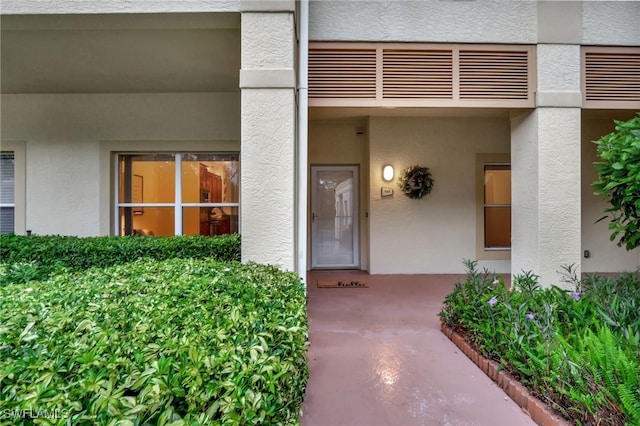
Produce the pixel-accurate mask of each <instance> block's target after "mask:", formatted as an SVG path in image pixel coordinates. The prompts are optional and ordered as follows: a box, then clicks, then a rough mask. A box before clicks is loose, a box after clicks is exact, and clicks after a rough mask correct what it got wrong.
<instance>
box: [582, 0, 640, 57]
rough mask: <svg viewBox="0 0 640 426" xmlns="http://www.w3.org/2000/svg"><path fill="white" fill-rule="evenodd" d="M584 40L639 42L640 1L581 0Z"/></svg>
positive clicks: (623, 43)
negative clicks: (582, 0) (583, 0)
mask: <svg viewBox="0 0 640 426" xmlns="http://www.w3.org/2000/svg"><path fill="white" fill-rule="evenodd" d="M582 21H583V29H582V33H583V34H582V44H585V45H604V46H606V45H614V46H615V45H620V46H637V45H639V44H640V2H638V1H585V2H583V4H582Z"/></svg>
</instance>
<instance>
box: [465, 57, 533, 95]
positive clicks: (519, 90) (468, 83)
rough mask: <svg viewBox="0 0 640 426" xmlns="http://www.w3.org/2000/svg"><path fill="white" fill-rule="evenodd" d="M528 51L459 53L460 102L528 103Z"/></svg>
mask: <svg viewBox="0 0 640 426" xmlns="http://www.w3.org/2000/svg"><path fill="white" fill-rule="evenodd" d="M528 95H529V75H528V52H526V51H505V52H499V51H495V52H491V51H464V50H461V51H460V99H495V100H499V99H510V100H526V99H527V98H528Z"/></svg>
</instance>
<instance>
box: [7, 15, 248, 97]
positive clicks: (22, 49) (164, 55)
mask: <svg viewBox="0 0 640 426" xmlns="http://www.w3.org/2000/svg"><path fill="white" fill-rule="evenodd" d="M1 24H2V27H1V28H2V32H1V39H0V54H1V64H0V73H1V75H0V77H1V79H0V82H1V91H2V93H172V92H238V91H239V70H240V15H239V14H234V13H226V14H213V13H208V14H170V15H169V14H167V15H160V14H156V15H147V14H144V15H143V14H140V15H137V14H135V15H124V14H123V15H73V16H72V15H62V16H61V15H51V16H3V17H2V22H1Z"/></svg>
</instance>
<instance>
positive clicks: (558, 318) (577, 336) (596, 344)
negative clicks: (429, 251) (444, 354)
mask: <svg viewBox="0 0 640 426" xmlns="http://www.w3.org/2000/svg"><path fill="white" fill-rule="evenodd" d="M465 263H466V266H467V269H468V274H467V279H466V280H465V282H462V283H457V284H456V287H455V289H454V291H453V292H452V293H451V294H449V295H448V296H447V297H446V299H445V302H444V307H443V309H442V311H441V312H440V317H441V320H442V322H443V325H444V326H445V328H447V329H449V330H451V331H450V332H449V334H450V335H452V334H453V333H454V332H455V333H457V334H458V335H460V336H461V337H459V338H461V339H464V340H465V341H466V342H467V343H468V344H469V345H470V346H471V347H473V348H474V349H475V350H477V351H478V352H479V353H480V354H482V355H483V356H484V357H486V358H488V359H489V360H493V361H495V362H496V363H497V365H496V368H497V369H498V370H501V369H503V370H505V371H506V372H508V373H509V375H510V377H514V378H515V379H517V380H518V381H519V382H521V383H522V384H523V385H524V386H526V388H527V389H528V392H529V393H530V394H532V395H534V396H536V397H537V398H538V399H540V400H541V401H543V402H544V403H546V404H547V405H548V406H549V407H551V408H552V409H553V410H555V412H556V413H558V414H559V415H561V416H562V417H564V418H565V419H567V420H569V421H571V422H572V423H574V424H577V425H621V426H622V425H638V424H640V273H637V272H636V273H625V274H620V275H619V276H617V277H615V278H607V277H598V276H587V277H586V278H585V279H583V280H578V279H577V277H576V276H575V274H574V272H573V270H572V268H570V267H569V268H566V274H565V275H566V280H567V281H568V283H569V284H570V285H571V286H572V287H573V290H571V291H565V290H563V289H560V288H558V287H551V288H548V289H541V288H540V287H539V286H538V283H537V277H536V276H535V275H533V274H531V273H525V274H522V275H519V276H516V277H515V279H514V283H513V287H514V289H513V290H509V289H507V288H506V286H505V284H504V281H503V280H502V279H501V277H500V276H496V275H494V274H491V273H489V272H488V271H486V270H485V271H482V272H480V271H478V269H477V263H476V262H473V261H466V262H465ZM487 364H488V366H489V363H488V362H487Z"/></svg>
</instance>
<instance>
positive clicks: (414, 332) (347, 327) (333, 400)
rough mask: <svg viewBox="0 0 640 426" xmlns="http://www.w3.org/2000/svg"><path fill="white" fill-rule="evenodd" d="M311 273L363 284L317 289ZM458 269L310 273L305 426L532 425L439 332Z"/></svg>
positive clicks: (522, 413) (507, 398)
mask: <svg viewBox="0 0 640 426" xmlns="http://www.w3.org/2000/svg"><path fill="white" fill-rule="evenodd" d="M318 279H340V280H343V281H344V280H348V281H351V280H359V281H363V282H366V283H367V284H368V288H317V287H316V282H317V280H318ZM460 279H464V276H462V275H368V274H367V273H366V272H360V271H312V272H310V273H309V274H308V278H307V286H308V295H309V301H308V314H309V339H310V342H311V345H310V347H309V352H308V357H309V368H310V372H311V375H310V378H309V383H308V386H307V391H306V395H305V400H304V403H303V405H302V410H303V416H302V425H303V426H339V425H348V426H374V425H381V426H392V425H400V426H410V425H428V426H432V425H433V426H435V425H487V426H489V425H491V426H494V425H495V426H498V425H504V426H520V425H535V423H534V422H533V421H532V420H531V418H530V417H529V416H528V415H527V414H526V413H524V412H523V411H522V410H521V409H520V408H519V407H518V406H517V405H516V404H515V403H514V402H513V401H512V400H511V399H510V398H509V397H508V396H507V395H506V394H505V393H504V392H503V391H502V389H500V388H499V387H498V386H497V385H495V384H494V383H493V381H491V379H489V378H488V377H487V376H486V375H485V374H484V373H483V372H482V371H481V370H480V369H479V368H478V367H476V365H475V364H473V363H472V362H471V361H470V360H469V359H468V358H467V357H466V356H465V355H464V354H463V353H462V352H461V351H460V350H459V349H458V348H457V347H456V346H455V345H454V344H453V343H451V342H450V341H449V339H448V338H447V337H446V336H444V335H443V334H442V333H441V332H440V320H439V318H438V316H437V314H438V312H439V311H440V309H441V307H442V301H443V300H444V297H445V296H446V295H447V294H448V293H449V292H450V291H451V290H452V289H453V286H454V283H455V282H456V281H457V280H460Z"/></svg>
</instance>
